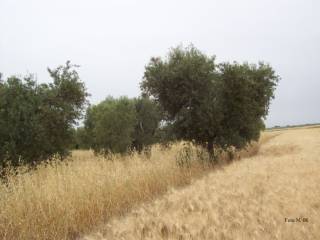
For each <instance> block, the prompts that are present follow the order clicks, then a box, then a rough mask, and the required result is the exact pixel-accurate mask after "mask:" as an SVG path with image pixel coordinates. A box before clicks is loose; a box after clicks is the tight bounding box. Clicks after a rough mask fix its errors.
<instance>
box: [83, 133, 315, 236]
mask: <svg viewBox="0 0 320 240" xmlns="http://www.w3.org/2000/svg"><path fill="white" fill-rule="evenodd" d="M265 134H266V135H270V134H275V133H273V132H270V133H268V132H267V133H265ZM273 136H275V137H274V138H273V139H272V140H270V141H269V142H267V143H265V144H263V145H262V146H261V148H260V151H259V153H258V154H257V155H256V156H254V157H251V158H246V159H242V160H241V161H235V162H233V163H232V164H230V165H227V166H225V167H223V168H221V169H219V170H217V171H214V172H212V173H210V174H208V175H207V176H205V177H203V178H202V179H200V180H197V181H194V182H193V183H192V184H191V185H190V186H188V187H186V188H183V189H172V190H171V191H170V192H169V193H167V194H166V195H165V196H163V197H160V198H158V199H157V200H156V201H153V202H151V203H148V204H145V205H143V206H140V207H138V208H136V209H134V210H133V211H131V212H130V213H129V214H127V215H125V216H124V217H121V218H114V219H113V220H112V221H110V222H108V223H107V224H105V225H102V226H100V227H97V229H96V231H95V233H92V234H91V235H88V236H86V237H84V239H86V240H95V239H100V240H101V239H279V240H280V239H290V240H291V239H310V240H311V239H312V240H314V239H320V189H319V186H320V129H319V128H318V127H312V128H309V127H307V128H300V129H289V130H286V131H279V132H278V131H277V132H276V135H273Z"/></svg>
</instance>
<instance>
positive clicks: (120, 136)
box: [85, 97, 137, 154]
mask: <svg viewBox="0 0 320 240" xmlns="http://www.w3.org/2000/svg"><path fill="white" fill-rule="evenodd" d="M136 121H137V115H136V111H135V106H134V103H133V101H132V100H130V99H128V98H126V97H121V98H119V99H114V98H112V97H108V98H107V99H106V100H104V101H102V102H101V103H99V104H98V105H95V106H91V107H90V108H89V109H88V110H87V115H86V120H85V129H86V131H87V134H88V136H89V138H90V145H91V147H92V148H93V150H94V151H95V152H96V153H102V154H107V153H109V152H111V153H122V154H123V153H126V152H127V151H128V150H129V148H130V147H131V143H132V140H133V138H132V135H133V133H134V130H135V128H134V126H135V123H136Z"/></svg>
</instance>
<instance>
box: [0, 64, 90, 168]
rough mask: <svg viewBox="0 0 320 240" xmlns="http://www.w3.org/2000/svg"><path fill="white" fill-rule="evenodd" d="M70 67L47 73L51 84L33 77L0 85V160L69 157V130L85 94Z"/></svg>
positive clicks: (22, 160) (35, 159) (84, 101)
mask: <svg viewBox="0 0 320 240" xmlns="http://www.w3.org/2000/svg"><path fill="white" fill-rule="evenodd" d="M73 67H74V66H73V65H71V64H70V62H67V64H66V65H65V66H60V67H58V68H56V69H54V70H50V69H48V71H49V73H50V76H51V77H52V78H53V80H54V81H53V83H50V84H37V83H36V81H35V80H34V79H33V76H27V77H25V78H23V79H21V78H19V77H15V76H13V77H10V78H8V79H7V80H6V81H1V82H0V160H1V161H4V160H9V161H11V163H12V165H19V164H23V163H36V162H39V161H41V160H44V159H48V158H51V157H52V156H53V155H54V154H59V155H60V156H61V157H62V156H65V155H66V154H67V153H68V147H69V145H70V143H71V140H72V128H73V125H74V124H75V123H76V120H77V119H78V118H80V117H81V113H82V110H83V109H84V107H85V104H86V97H87V95H88V94H87V92H86V89H85V86H84V83H83V82H82V81H81V80H80V79H79V76H78V74H77V72H76V71H75V70H74V69H73Z"/></svg>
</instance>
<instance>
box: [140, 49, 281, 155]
mask: <svg viewBox="0 0 320 240" xmlns="http://www.w3.org/2000/svg"><path fill="white" fill-rule="evenodd" d="M277 81H278V77H277V76H276V75H275V74H274V71H273V70H272V68H271V67H270V66H269V65H264V64H260V65H259V66H258V67H257V66H255V65H248V64H243V65H240V64H237V63H235V64H218V65H217V64H215V57H208V56H206V55H205V54H203V53H201V52H200V51H199V50H197V49H196V48H195V47H193V46H189V47H187V48H186V49H184V48H182V47H177V48H174V49H172V50H171V51H170V52H169V54H168V57H167V59H161V58H152V59H151V61H150V62H149V64H148V65H147V66H146V69H145V74H144V79H143V81H142V83H141V89H142V91H143V94H146V95H149V96H152V97H153V98H154V99H155V100H156V101H157V102H159V103H160V105H161V106H162V107H163V109H164V110H165V111H166V113H167V119H166V120H167V121H169V122H171V124H172V126H173V132H174V134H175V135H176V137H177V138H178V139H184V140H188V141H194V142H195V143H197V144H200V145H203V146H204V145H205V146H206V147H207V150H208V151H209V152H210V153H211V154H212V153H213V150H214V145H216V146H218V147H221V148H228V147H230V146H236V147H243V146H244V145H246V144H247V143H248V142H250V141H251V140H254V139H257V137H258V136H259V133H260V129H261V128H262V126H263V122H262V118H263V117H265V116H266V115H267V113H268V107H269V103H270V99H271V98H272V97H273V91H274V89H275V86H276V83H277Z"/></svg>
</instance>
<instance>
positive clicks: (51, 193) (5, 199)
mask: <svg viewBox="0 0 320 240" xmlns="http://www.w3.org/2000/svg"><path fill="white" fill-rule="evenodd" d="M258 147H259V145H258V144H254V145H253V146H251V147H250V148H249V149H250V150H249V151H242V152H240V153H237V157H239V156H240V155H252V154H255V153H256V152H257V149H258ZM181 148H182V143H180V144H176V145H174V146H173V147H172V148H171V149H170V150H161V148H160V147H159V146H154V147H153V148H152V155H151V158H147V157H145V156H143V155H138V154H133V155H132V156H128V157H119V156H118V157H117V156H115V157H113V160H112V161H111V160H107V159H104V158H102V157H97V156H94V155H93V153H92V152H90V151H75V152H73V155H72V157H71V158H70V159H68V160H67V161H64V162H58V161H54V162H53V163H52V164H50V165H45V164H43V165H40V166H39V168H38V169H37V170H33V171H29V172H25V171H24V170H25V169H23V168H21V169H20V170H19V172H20V173H19V175H18V176H14V175H11V176H10V177H9V181H8V182H7V184H3V183H2V184H0V239H8V240H9V239H75V238H78V237H79V236H80V235H81V234H83V233H86V232H88V231H90V230H92V229H93V227H95V226H97V224H99V223H103V222H105V221H107V220H108V219H110V217H111V216H120V215H123V214H125V213H127V212H128V211H129V209H131V208H132V207H133V206H135V205H137V204H138V203H141V202H145V201H148V200H151V199H152V198H154V197H155V196H159V195H160V194H163V193H165V192H167V190H168V189H169V188H171V187H178V186H184V185H186V184H189V183H190V181H191V179H192V178H195V177H198V176H202V175H204V173H206V172H207V171H208V170H209V169H210V167H208V166H206V165H203V164H200V163H199V161H197V160H196V157H195V155H193V157H192V159H191V162H190V167H189V168H179V167H178V166H177V164H176V156H177V153H178V152H179V151H180V150H181ZM193 150H194V148H193ZM223 159H226V156H224V157H222V158H221V159H220V160H221V162H222V161H223Z"/></svg>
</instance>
